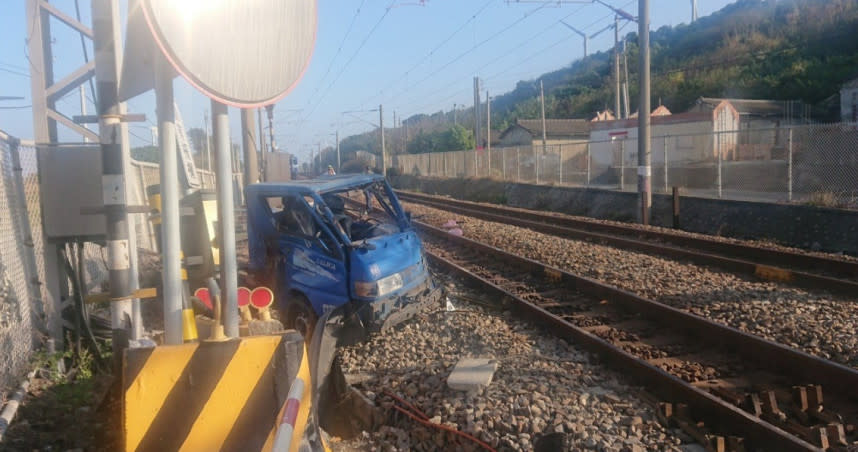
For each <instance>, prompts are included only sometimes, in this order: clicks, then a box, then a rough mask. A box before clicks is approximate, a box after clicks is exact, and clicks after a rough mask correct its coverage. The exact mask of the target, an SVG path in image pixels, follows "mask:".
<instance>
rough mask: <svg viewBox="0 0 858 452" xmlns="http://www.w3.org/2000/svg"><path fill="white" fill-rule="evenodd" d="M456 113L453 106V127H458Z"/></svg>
mask: <svg viewBox="0 0 858 452" xmlns="http://www.w3.org/2000/svg"><path fill="white" fill-rule="evenodd" d="M456 113H457V112H456V104H453V125H454V126H457V125H459V120H458V118H456Z"/></svg>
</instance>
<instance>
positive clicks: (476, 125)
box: [474, 77, 482, 149]
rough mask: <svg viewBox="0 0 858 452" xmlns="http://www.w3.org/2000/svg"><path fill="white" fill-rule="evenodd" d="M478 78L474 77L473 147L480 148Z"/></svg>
mask: <svg viewBox="0 0 858 452" xmlns="http://www.w3.org/2000/svg"><path fill="white" fill-rule="evenodd" d="M480 122H481V121H480V78H479V77H474V147H475V148H477V149H479V148H480V137H482V133H481V130H480Z"/></svg>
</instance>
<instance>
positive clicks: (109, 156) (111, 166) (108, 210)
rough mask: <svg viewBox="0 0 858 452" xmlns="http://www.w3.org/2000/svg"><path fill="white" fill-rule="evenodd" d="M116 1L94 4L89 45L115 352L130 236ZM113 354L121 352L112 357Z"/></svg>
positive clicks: (125, 300)
mask: <svg viewBox="0 0 858 452" xmlns="http://www.w3.org/2000/svg"><path fill="white" fill-rule="evenodd" d="M117 8H118V5H117V4H116V3H114V2H113V1H111V0H94V1H93V2H92V23H93V47H94V50H95V76H96V82H97V83H96V85H97V90H98V106H97V108H98V117H99V128H98V130H99V135H100V142H101V165H102V176H101V183H102V193H103V195H104V216H105V218H106V220H107V228H106V232H107V234H106V238H107V252H108V259H107V268H108V271H109V273H110V298H111V299H112V300H117V301H111V303H110V326H111V328H112V329H113V350H114V352H118V351H119V350H121V348H122V347H123V346H124V342H125V341H126V340H127V338H128V334H129V332H130V327H131V324H130V320H131V316H132V315H133V313H132V309H131V300H130V299H129V296H130V295H131V254H130V253H131V245H130V243H129V239H128V209H127V200H126V198H127V197H126V191H125V190H126V183H125V165H124V162H123V158H122V157H123V156H122V134H121V127H120V110H119V97H118V93H119V90H118V74H119V66H118V61H117V58H116V51H117V50H118V49H117V47H116V46H117V42H118V36H119V11H118V10H117ZM115 356H116V357H117V358H118V357H119V354H117V355H115Z"/></svg>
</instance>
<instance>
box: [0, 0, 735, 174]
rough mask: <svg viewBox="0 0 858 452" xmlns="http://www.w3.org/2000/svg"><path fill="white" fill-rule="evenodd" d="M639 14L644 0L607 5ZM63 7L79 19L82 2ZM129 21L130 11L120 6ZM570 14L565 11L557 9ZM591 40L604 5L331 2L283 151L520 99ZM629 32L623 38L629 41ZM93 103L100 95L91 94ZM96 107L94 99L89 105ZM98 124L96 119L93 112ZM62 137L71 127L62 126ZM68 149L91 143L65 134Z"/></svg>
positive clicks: (324, 2) (670, 16) (667, 17)
mask: <svg viewBox="0 0 858 452" xmlns="http://www.w3.org/2000/svg"><path fill="white" fill-rule="evenodd" d="M606 1H607V3H609V4H611V5H613V6H615V7H618V8H621V9H624V10H626V11H628V12H630V13H632V14H633V15H637V8H638V5H637V1H636V0H606ZM51 3H52V4H54V5H56V6H57V7H58V8H59V9H60V10H62V11H64V12H66V13H67V14H69V15H71V16H74V14H75V7H74V1H73V0H53V1H52V2H51ZM120 3H121V4H122V5H123V8H122V11H123V13H124V11H125V7H124V6H125V4H126V1H125V0H121V2H120ZM558 3H559V4H558ZM650 3H651V12H650V15H651V22H652V27H651V28H652V29H653V30H654V29H657V28H659V27H661V26H663V25H677V24H680V23H687V22H688V21H689V19H690V16H691V3H690V0H651V2H650ZM729 3H732V0H698V12H699V15H700V16H701V17H702V16H705V15H709V14H711V13H712V12H714V11H717V10H719V9H721V8H723V7H724V6H725V5H727V4H729ZM79 4H80V8H81V15H82V20H83V22H84V23H90V19H89V10H90V4H89V0H79ZM3 6H4V8H3V9H4V12H3V14H2V16H0V42H2V43H3V44H2V45H0V96H23V97H24V99H23V100H14V101H0V130H4V131H6V132H7V133H10V134H12V135H15V136H18V137H20V138H30V137H32V133H33V132H32V112H31V110H30V109H29V108H23V109H14V108H10V107H18V106H26V105H29V104H30V83H29V77H28V74H29V62H28V60H27V51H26V38H27V36H26V34H27V24H26V17H25V10H24V7H25V1H24V0H14V1H13V0H6V1H4V5H3ZM561 19H563V20H564V21H566V22H567V23H569V24H571V25H573V26H575V27H578V28H582V29H584V31H586V32H588V33H590V34H592V33H595V32H597V31H599V30H601V29H602V28H604V27H605V26H606V25H608V24H609V23H611V22H612V21H613V15H612V13H611V11H610V10H609V9H608V8H606V7H605V6H603V5H599V4H598V3H595V4H591V3H589V2H584V3H572V2H571V1H570V0H560V2H558V1H556V0H555V1H554V2H544V3H543V2H536V1H529V0H524V1H515V0H508V1H507V0H425V1H424V2H422V4H421V2H420V0H395V1H393V2H391V0H339V1H330V0H321V1H319V28H318V34H317V42H316V48H315V51H314V54H313V57H312V60H311V62H310V66H309V68H308V69H307V72H306V73H305V75H304V77H303V79H302V80H301V81H300V82H299V84H298V85H297V87H296V88H295V89H294V90H293V91H292V92H291V93H290V94H289V95H288V96H286V98H284V99H283V100H281V101H280V102H279V103H278V104H277V106H276V108H275V132H276V138H277V141H278V145H279V146H280V147H281V148H283V149H285V150H286V151H288V152H293V153H295V154H297V155H298V157H299V159H300V160H302V161H306V159H307V157H308V156H309V152H310V150H311V149H316V147H317V146H318V143H321V145H322V147H325V146H327V145H332V144H333V143H334V136H333V134H334V132H335V131H336V130H339V132H340V137H344V136H347V135H350V134H353V133H358V132H361V131H365V130H370V129H372V128H373V125H372V124H377V122H378V113H373V112H365V113H353V114H342V112H344V111H355V110H370V109H375V108H378V105H379V104H383V105H384V116H385V117H384V123H385V125H386V126H391V125H392V124H393V114H394V112H396V115H397V117H408V116H410V115H413V114H416V113H433V112H437V111H439V110H445V111H449V110H450V109H452V108H453V105H454V104H457V105H459V106H462V105H470V104H473V77H474V76H479V77H480V78H481V79H482V81H483V86H482V91H483V94H482V95H483V96H484V95H485V90H488V91H489V92H490V93H491V94H492V96H494V95H498V94H502V93H504V92H506V91H509V90H511V89H512V88H513V87H514V86H515V83H516V82H517V81H519V80H527V79H532V78H535V77H537V76H539V75H540V74H542V73H545V72H548V71H551V70H554V69H558V68H561V67H563V66H567V65H569V64H570V63H572V62H573V61H574V60H576V59H578V58H580V57H581V56H582V55H583V42H582V39H581V38H580V37H579V36H578V35H576V34H574V33H573V32H572V31H571V30H569V29H567V28H566V27H565V26H563V25H562V24H561V23H560V20H561ZM54 24H55V25H53V31H54V38H55V42H54V44H53V46H54V47H53V51H54V67H55V69H54V70H55V77H56V79H57V80H59V79H60V78H61V77H62V76H63V75H65V74H66V73H68V72H69V71H71V69H72V68H73V67H75V65H77V64H80V63H82V62H83V53H82V50H81V43H80V38H79V37H78V35H77V34H76V33H73V32H71V31H70V29H68V28H67V27H64V26H62V25H61V24H59V23H58V22H54ZM635 28H636V25H635V24H628V25H626V27H625V28H624V29H623V32H624V33H625V32H630V31H632V30H634V29H635ZM612 44H613V33H612V32H610V31H607V32H604V33H602V34H600V35H599V36H597V37H595V38H594V39H592V40H591V41H590V49H589V50H590V52H591V53H595V52H596V51H600V50H606V49H608V48H610V47H611V45H612ZM87 47H88V52H89V57H90V58H92V55H93V54H92V46H91V45H89V44H87ZM175 86H176V100H177V102H178V104H179V107H180V109H181V111H182V115H183V117H184V119H185V124H186V126H187V127H202V124H203V117H204V114H205V110H207V109H208V108H209V102H208V100H207V99H206V98H205V97H203V96H202V95H201V94H199V93H198V92H197V91H196V90H194V89H193V88H191V87H190V86H189V85H188V84H187V83H185V82H184V81H183V80H180V79H177V80H176V82H175ZM86 89H87V97H90V95H89V87H88V86H87V88H86ZM90 98H91V97H90ZM79 99H80V96H79V93H78V92H77V91H74V92H72V93H70V94H69V95H68V96H67V97H66V98H64V99H62V100H61V101H60V102H59V106H58V109H59V110H60V111H62V112H64V113H66V114H67V115H69V116H71V115H74V114H79V113H80V100H79ZM86 103H87V106H86V108H87V110H88V112H89V113H92V112H93V111H94V106H93V105H92V103H91V101H89V100H88V101H87V102H86ZM129 111H131V112H134V113H144V114H145V115H146V117H147V120H148V122H144V123H136V124H134V125H133V126H132V128H131V132H132V137H131V142H132V146H139V145H144V144H148V142H149V139H150V131H149V128H150V127H151V126H153V125H154V124H155V122H156V120H155V113H154V95H153V94H152V93H151V92H150V93H146V94H143V95H140V96H138V97H136V98H134V99H132V100H131V101H130V102H129ZM230 116H231V126H232V127H231V134H232V136H233V140H235V141H240V140H238V137H240V129H239V123H238V117H239V115H238V111H237V110H235V109H231V111H230ZM60 129H61V130H62V129H63V127H62V126H60ZM60 139H61V140H69V141H80V138H79V136H78V135H76V134H74V133H71V132H66V133H62V132H61V135H60Z"/></svg>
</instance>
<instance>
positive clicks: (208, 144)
mask: <svg viewBox="0 0 858 452" xmlns="http://www.w3.org/2000/svg"><path fill="white" fill-rule="evenodd" d="M203 125H204V127H205V129H206V168H207V169H208V170H209V172H211V170H212V147H211V137H210V136H209V111H208V110H205V111H204V112H203Z"/></svg>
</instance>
